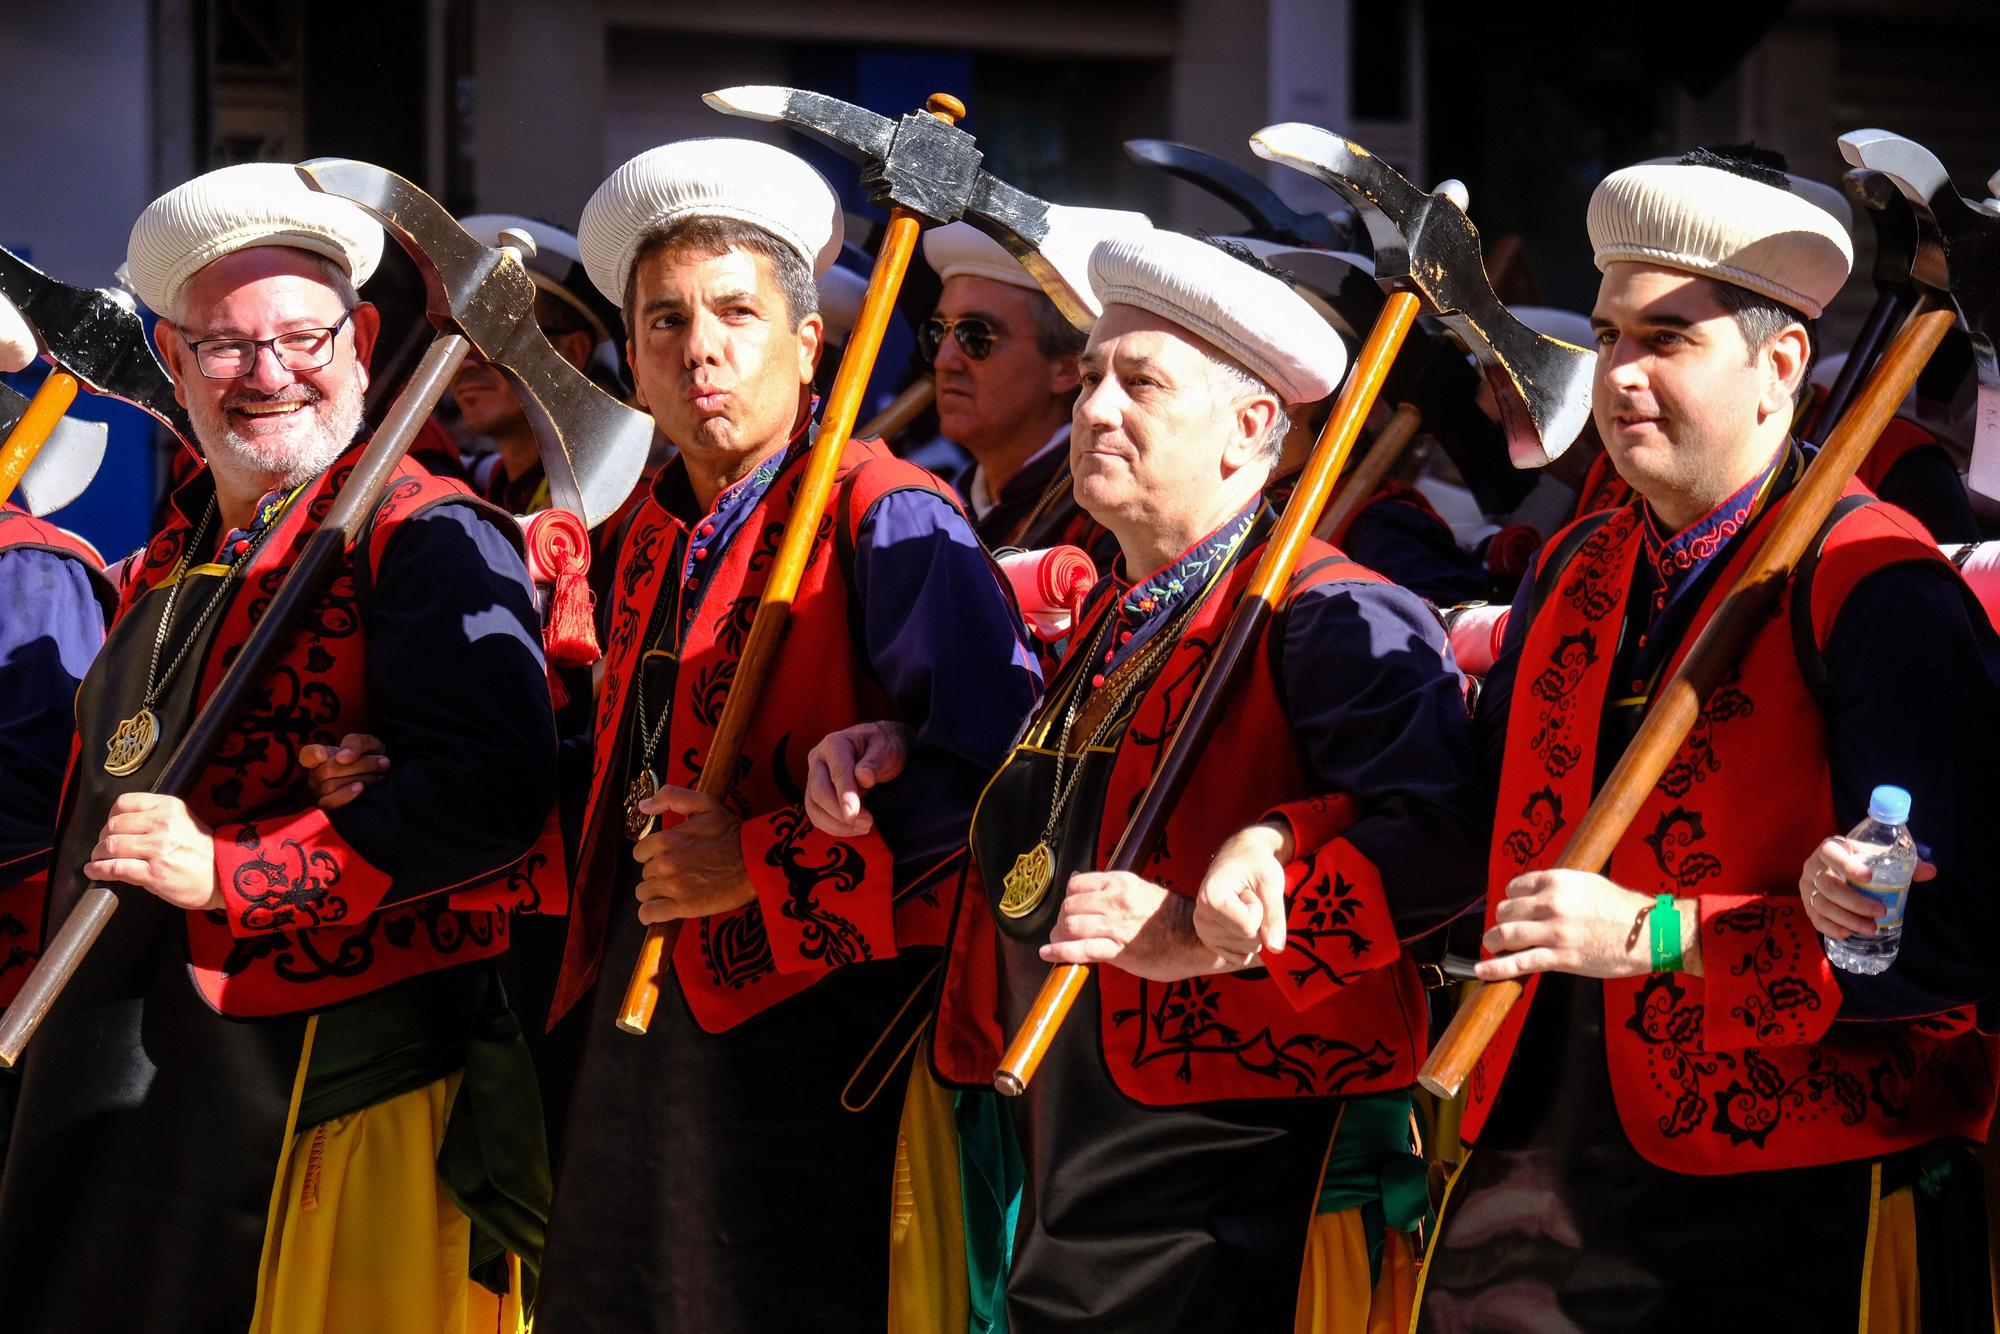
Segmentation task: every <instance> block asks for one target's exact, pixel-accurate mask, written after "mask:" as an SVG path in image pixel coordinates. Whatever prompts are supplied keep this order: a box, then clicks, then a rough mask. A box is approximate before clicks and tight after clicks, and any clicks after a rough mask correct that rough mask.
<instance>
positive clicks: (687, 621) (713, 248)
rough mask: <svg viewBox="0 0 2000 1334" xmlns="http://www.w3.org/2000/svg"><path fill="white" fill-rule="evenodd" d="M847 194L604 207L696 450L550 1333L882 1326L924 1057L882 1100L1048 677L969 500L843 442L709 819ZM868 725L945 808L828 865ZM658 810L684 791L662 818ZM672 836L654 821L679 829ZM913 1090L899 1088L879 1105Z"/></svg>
mask: <svg viewBox="0 0 2000 1334" xmlns="http://www.w3.org/2000/svg"><path fill="white" fill-rule="evenodd" d="M840 225H841V222H840V209H839V204H838V202H837V200H836V199H835V197H834V194H833V191H832V190H831V188H829V187H828V185H827V184H826V182H825V181H824V180H823V179H821V178H820V176H819V174H818V173H817V172H815V171H814V170H813V169H812V168H811V167H809V166H807V165H806V164H805V163H804V162H803V161H801V160H800V159H798V158H796V157H794V156H792V155H791V154H789V153H786V152H783V151H781V150H779V149H776V148H772V147H770V146H769V145H765V144H758V143H753V142H748V141H745V140H739V139H702V140H690V141H686V142H682V143H676V144H668V145H666V146H664V147H661V148H656V149H653V150H651V151H650V152H647V153H643V154H641V155H640V156H638V157H636V158H634V159H633V160H632V161H630V162H628V163H626V164H625V165H624V166H622V167H620V168H619V169H618V171H616V172H615V173H613V175H612V176H611V178H610V179H609V180H607V181H606V182H605V183H604V185H603V186H602V187H600V188H599V190H598V192H597V194H596V195H595V196H594V197H593V198H592V199H591V201H590V204H589V206H588V207H587V208H586V209H585V210H584V215H583V221H582V225H581V227H580V228H579V238H580V241H581V244H582V250H583V255H584V260H585V263H586V264H587V265H588V266H589V269H590V274H591V278H592V279H593V281H595V282H596V284H597V286H598V287H599V289H600V290H602V291H603V292H604V293H605V294H606V295H607V296H609V297H613V298H614V299H616V300H618V301H619V303H620V305H621V306H622V308H623V310H624V315H625V326H626V334H627V339H628V351H629V354H630V360H631V363H632V368H633V377H634V382H635V384H636V388H637V395H638V398H639V401H640V402H641V403H642V404H643V405H644V406H645V407H646V408H647V409H648V410H649V411H650V412H651V413H652V414H653V419H654V421H655V422H657V423H658V425H659V428H660V431H661V433H662V434H663V435H664V436H666V438H667V439H668V440H669V441H670V442H672V443H673V444H674V445H675V446H677V447H678V449H679V453H678V455H677V457H676V458H675V459H674V461H673V462H671V463H669V464H668V465H667V467H666V468H664V469H663V470H662V471H661V473H660V475H659V476H658V477H657V478H656V479H655V481H654V482H653V483H652V485H651V487H650V489H649V490H648V492H647V495H646V499H645V501H644V502H643V503H642V504H641V506H640V508H639V510H638V512H637V515H636V517H635V518H634V520H633V522H632V524H631V526H630V529H629V530H628V532H627V535H626V538H625V541H624V543H623V544H622V547H621V549H620V552H619V556H618V565H617V573H616V576H615V579H614V582H613V585H612V596H613V599H614V602H613V605H612V608H611V615H610V632H609V634H608V636H607V644H606V657H607V662H606V672H605V684H604V688H603V690H602V691H601V692H600V695H599V700H598V712H597V725H596V729H595V737H594V741H595V756H594V761H595V763H594V769H593V772H592V776H591V786H590V793H589V799H588V805H587V807H586V810H585V815H584V830H583V836H582V853H581V861H580V865H579V867H578V869H577V873H576V876H575V884H576V903H575V908H574V910H573V912H572V914H571V921H570V937H569V947H568V951H567V956H566V960H565V969H564V975H563V979H562V982H561V984H560V985H559V987H558V991H557V998H556V1012H557V1015H558V1016H560V1015H561V1014H562V1013H563V1012H565V1011H566V1010H568V1009H570V1008H571V1007H574V1006H576V1005H578V1004H579V1003H581V1004H582V1005H583V1006H584V1007H586V1009H587V1013H588V1014H589V1024H588V1027H587V1029H586V1032H585V1037H584V1050H583V1057H582V1067H581V1070H580V1071H579V1074H578V1077H577V1083H576V1089H575V1093H574V1096H573V1097H572V1099H571V1103H570V1111H569V1119H568V1124H567V1128H566V1132H565V1137H564V1144H563V1148H562V1153H561V1172H560V1179H559V1181H558V1184H557V1189H556V1194H557V1204H556V1210H555V1216H554V1219H553V1221H552V1226H551V1231H550V1239H551V1244H550V1251H549V1264H548V1269H547V1272H546V1277H545V1284H544V1287H543V1290H542V1298H541V1302H540V1306H539V1309H538V1312H537V1319H536V1323H537V1327H538V1328H540V1329H542V1330H544V1331H547V1332H548V1334H573V1332H574V1331H579V1330H603V1331H617V1334H643V1332H644V1331H649V1330H662V1331H664V1330H779V1329H800V1330H804V1329H814V1330H867V1329H873V1330H879V1329H882V1328H883V1327H884V1326H885V1324H886V1323H887V1303H888V1294H889V1264H888V1259H889V1226H888V1225H889V1220H890V1216H891V1207H892V1201H893V1192H894V1187H895V1184H896V1134H897V1121H898V1115H899V1113H900V1111H901V1108H902V1099H901V1096H900V1093H901V1089H902V1087H903V1085H904V1084H905V1083H906V1082H907V1073H908V1064H907V1060H906V1058H904V1057H903V1056H902V1054H901V1051H900V1049H899V1048H897V1047H896V1046H893V1045H891V1046H888V1047H887V1048H886V1049H885V1051H884V1052H883V1053H882V1054H881V1059H880V1060H879V1061H878V1062H877V1063H876V1064H875V1065H871V1066H870V1068H869V1074H868V1075H867V1076H866V1078H864V1079H860V1080H856V1079H855V1076H856V1072H857V1069H858V1068H860V1067H862V1066H864V1065H866V1064H868V1063H869V1060H870V1057H871V1052H872V1051H873V1048H874V1047H875V1045H876V1044H877V1042H878V1040H879V1039H881V1038H882V1036H883V1034H884V1032H885V1030H887V1029H890V1028H891V1027H892V1026H893V1025H894V1024H895V1022H896V1020H897V1016H898V1014H899V1012H901V1011H903V1010H904V1007H905V1006H906V1005H908V1006H913V1007H917V1008H913V1009H912V1011H911V1012H912V1013H913V1014H914V1013H920V1006H921V1001H920V1000H918V999H917V997H918V995H919V992H920V989H921V988H923V987H924V986H926V985H927V979H928V977H929V974H930V973H931V971H932V969H933V968H934V966H935V963H936V959H937V948H936V947H937V945H938V944H939V943H940V941H941V940H942V936H943V925H944V911H945V906H946V905H945V903H944V901H943V895H944V893H945V888H944V885H943V884H942V883H941V880H942V877H940V876H937V875H928V874H927V873H929V872H932V871H933V870H934V869H935V865H936V863H938V862H939V861H940V860H941V859H943V858H945V857H946V856H947V855H948V854H950V853H951V852H953V851H954V849H955V848H957V847H958V846H960V845H961V844H962V842H963V839H964V832H965V824H966V821H967V819H968V818H969V816H970V814H971V811H972V806H973V802H974V799H975V798H976V797H977V795H978V792H979V786H980V783H981V781H982V780H983V779H984V777H985V775H986V774H988V773H990V772H991V770H992V767H993V765H994V764H995V763H997V762H998V760H999V758H1000V756H1001V754H1002V753H1003V752H1004V751H1005V749H1006V745H1007V741H1008V738H1009V736H1010V735H1011V733H1012V731H1013V727H1014V724H1015V723H1016V721H1017V720H1018V719H1019V718H1020V717H1021V716H1022V715H1023V714H1024V713H1026V712H1027V709H1028V706H1029V703H1030V702H1031V700H1032V698H1033V691H1034V675H1033V669H1032V667H1031V666H1030V665H1029V662H1028V659H1027V656H1026V651H1025V650H1024V649H1023V647H1022V646H1021V644H1020V643H1019V641H1018V640H1017V638H1016V635H1015V631H1014V628H1013V620H1012V614H1011V612H1010V611H1009V609H1008V606H1007V603H1006V601H1005V599H1004V596H1003V594H1002V592H1001V590H1000V587H999V585H998V583H997V582H996V580H995V578H994V576H993V574H992V573H991V572H990V570H989V569H988V566H987V561H986V557H985V555H984V553H983V552H982V551H981V550H980V547H979V542H978V539H977V538H976V537H975V536H974V535H973V533H972V531H971V529H970V527H968V526H967V524H966V521H965V519H964V517H963V516H962V515H961V514H960V512H959V511H958V508H957V506H956V505H955V504H954V503H953V502H952V501H951V500H950V499H949V498H948V497H947V495H946V494H945V492H944V490H943V484H942V483H941V482H939V481H938V480H937V479H936V478H934V477H932V476H931V475H930V474H928V473H925V472H923V471H922V470H920V469H918V468H915V467H913V466H911V465H908V464H905V463H903V462H901V461H900V460H898V459H896V458H895V457H894V456H893V455H891V454H890V453H889V452H888V451H887V450H886V448H884V447H882V446H881V444H880V442H876V441H868V442H852V441H850V442H847V443H846V444H845V445H844V446H843V456H842V461H841V467H840V472H839V477H838V480H837V482H836V484H835V487H834V494H833V499H832V504H831V506H830V509H829V511H828V513H827V516H826V519H825V521H824V522H823V523H822V525H821V527H820V530H819V538H818V540H817V541H816V543H815V544H814V546H813V548H812V554H811V556H810V558H809V560H808V563H807V567H806V570H805V572H804V576H803V579H802V581H801V584H800V587H799V590H798V593H797V595H796V597H795V598H794V600H793V602H792V606H791V617H790V624H789V628H788V630H787V632H786V638H785V641H784V644H783V647H782V648H781V649H780V650H779V652H778V656H777V662H776V666H775V668H774V670H773V672H772V674H771V675H770V677H769V678H768V679H767V681H766V682H765V684H764V687H763V689H762V691H761V692H760V695H759V697H758V702H757V706H756V711H755V713H754V715H753V718H752V721H751V723H750V727H749V733H748V737H747V739H746V741H745V742H744V745H743V750H742V758H741V759H740V761H739V771H738V773H737V775H736V778H735V782H734V785H733V786H732V788H731V789H730V793H729V796H728V798H727V800H726V801H725V802H716V801H714V800H711V799H710V798H707V797H704V796H700V795H697V794H696V793H695V792H694V791H693V790H692V788H693V786H694V783H695V781H696V779H697V776H698V775H699V773H700V770H701V767H702V765H703V763H704V760H705V757H706V753H707V750H708V747H709V745H710V743H711V740H712V737H713V733H714V729H715V726H716V721H717V718H718V716H719V713H720V710H721V708H722V704H723V701H724V699H725V697H726V696H727V694H728V691H729V689H730V684H731V681H732V679H733V677H734V675H735V671H736V665H737V660H738V656H739V655H740V654H741V653H742V651H743V644H744V636H745V633H746V631H747V629H748V626H749V624H750V620H751V617H752V614H753V612H754V609H755V606H756V603H757V599H758V596H759V594H760V592H761V591H762V589H763V588H764V585H765V583H766V581H767V580H768V578H769V577H770V573H771V566H772V561H773V557H774V553H775V551H776V547H777V544H778V541H779V535H780V534H781V533H782V531H783V528H784V524H785V521H786V519H787V517H788V516H789V515H790V514H791V512H792V506H793V504H794V501H795V498H796V493H797V491H798V487H799V483H800V479H801V476H802V474H803V473H804V471H805V468H806V464H807V459H808V456H809V451H810V449H811V446H812V440H813V435H814V431H815V421H814V407H815V403H814V399H813V396H812V392H811V384H812V379H813V371H814V368H815V366H816V365H817V363H818V360H819V356H820V349H821V332H822V326H821V320H820V317H819V315H818V313H817V293H816V290H815V288H814V285H813V277H814V273H815V271H816V270H820V269H823V268H824V267H825V266H826V265H827V264H829V263H830V262H832V259H833V256H834V254H835V252H836V251H837V250H838V248H839V245H840ZM861 718H894V719H897V720H899V721H901V722H903V723H905V724H907V725H908V726H909V727H910V728H911V729H912V732H913V734H914V736H915V738H916V741H915V749H914V753H913V756H912V759H911V765H912V767H913V768H914V769H915V770H916V772H917V774H918V781H917V782H916V783H914V784H912V785H910V786H909V787H908V788H907V789H904V790H903V791H901V792H900V793H899V794H898V796H897V798H895V799H891V800H889V801H888V802H886V803H885V805H884V806H883V808H882V809H881V810H880V812H879V814H880V815H881V819H880V821H879V823H878V824H877V825H876V826H875V827H874V828H873V829H871V830H869V831H867V832H865V833H858V834H856V835H855V836H853V837H849V838H844V839H843V838H831V837H828V836H825V835H821V834H819V833H817V832H815V831H814V830H813V829H812V827H811V825H810V824H809V823H808V821H807V819H806V816H805V813H804V808H803V805H802V803H801V801H800V794H801V793H802V792H803V791H804V788H805V783H806V769H805V761H806V755H807V752H808V750H809V749H810V748H811V746H812V745H813V743H814V742H815V741H817V740H818V739H819V738H820V737H822V736H824V735H826V734H827V733H828V732H831V731H835V730H837V729H840V728H843V727H846V726H847V725H848V724H850V723H852V722H855V721H857V720H859V719H861ZM656 789H657V791H656ZM656 821H657V824H656V823H655V822H656ZM654 922H673V923H677V924H678V936H677V943H676V944H675V946H674V947H672V949H671V950H670V952H669V962H668V964H667V967H666V976H665V977H664V978H663V979H662V987H661V991H662V994H661V998H660V1003H659V1010H658V1012H657V1014H656V1015H655V1016H654V1020H653V1024H652V1028H651V1031H650V1032H649V1033H647V1034H646V1035H645V1036H643V1037H635V1036H632V1035H629V1034H626V1033H624V1032H621V1031H619V1030H618V1029H617V1028H616V1027H615V1026H614V1024H613V1018H614V1015H615V1014H616V1013H617V1010H618V1008H619V1003H620V1000H621V998H622V996H623V993H624V989H625V983H626V980H627V979H628V978H629V977H630V975H631V972H632V968H633V963H634V960H635V958H636V957H637V954H638V950H639V945H640V941H641V939H642V938H643V936H644V933H645V928H646V926H647V925H648V924H649V923H654ZM882 1090H886V1092H884V1091H882Z"/></svg>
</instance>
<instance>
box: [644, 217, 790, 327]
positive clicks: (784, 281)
mask: <svg viewBox="0 0 2000 1334" xmlns="http://www.w3.org/2000/svg"><path fill="white" fill-rule="evenodd" d="M732 246H734V247H738V248H740V249H743V250H747V251H749V252H750V253H751V254H753V255H762V256H763V257H764V258H765V259H767V260H769V261H770V263H771V278H772V280H773V281H774V282H775V283H776V284H777V286H778V293H779V295H781V296H782V297H784V299H785V319H786V322H787V325H788V327H789V328H790V329H791V330H792V332H793V333H797V332H798V329H799V326H800V325H802V324H804V323H805V321H806V316H808V315H817V314H819V284H817V283H815V282H814V281H813V275H812V269H811V267H810V266H808V265H807V264H806V261H805V257H804V256H803V255H801V254H799V252H798V251H796V250H794V249H793V248H792V247H791V246H788V245H786V244H785V243H784V242H783V241H780V240H779V239H778V238H777V237H775V236H773V235H772V234H771V233H770V232H767V231H765V230H764V229H763V228H762V227H759V226H757V225H756V224H754V223H749V222H739V221H737V220H736V219H734V218H718V217H713V216H710V215H701V216H697V217H689V218H682V219H680V220H679V221H678V222H670V223H668V224H667V225H666V226H664V227H655V228H654V229H653V230H651V231H649V232H647V233H646V234H645V235H644V236H642V237H640V238H639V244H638V245H637V246H635V247H633V250H632V267H631V268H629V269H627V270H626V271H625V299H624V301H623V302H622V303H620V304H621V307H622V312H623V314H624V316H625V336H626V337H627V338H631V337H634V333H633V329H632V304H633V302H634V301H636V300H637V299H638V289H639V265H640V264H641V263H642V262H643V261H644V260H645V259H647V258H648V257H649V256H651V255H653V254H655V253H657V252H659V251H662V250H674V251H681V250H692V251H696V252H699V253H701V254H705V255H720V254H724V253H726V252H727V251H728V250H729V249H730V247H732Z"/></svg>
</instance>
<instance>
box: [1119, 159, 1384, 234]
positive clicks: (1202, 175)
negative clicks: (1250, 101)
mask: <svg viewBox="0 0 2000 1334" xmlns="http://www.w3.org/2000/svg"><path fill="white" fill-rule="evenodd" d="M1125 156H1126V157H1129V158H1131V159H1132V160H1133V161H1134V162H1138V163H1142V164H1144V165H1145V166H1148V167H1157V168H1158V169H1159V170H1161V171H1164V172H1165V173H1167V175H1169V176H1175V177H1178V178H1180V179H1181V180H1183V181H1186V182H1188V183H1189V184H1190V185H1196V186H1199V187H1201V188H1202V189H1204V190H1206V191H1208V192H1209V193H1210V194H1212V195H1214V196H1215V197H1216V198H1218V199H1220V200H1221V201H1222V202H1223V203H1225V204H1228V205H1229V206H1230V207H1231V208H1233V209H1235V210H1236V211H1237V212H1238V213H1241V214H1242V215H1243V216H1244V218H1245V219H1247V220H1248V221H1249V223H1250V234H1251V235H1252V236H1254V237H1256V238H1257V239H1258V240H1260V241H1276V242H1279V243H1280V244H1282V245H1296V246H1310V247H1313V248H1314V249H1319V250H1349V249H1352V248H1353V238H1352V237H1351V236H1349V235H1348V228H1349V227H1350V226H1351V225H1352V223H1353V218H1352V216H1351V215H1350V216H1349V217H1347V218H1344V219H1339V220H1336V219H1334V218H1331V217H1328V216H1327V215H1326V214H1324V213H1301V212H1300V211H1299V210H1297V209H1295V208H1293V207H1292V206H1291V205H1290V204H1287V203H1286V202H1285V201H1284V200H1283V199H1282V198H1280V197H1279V195H1278V192H1277V191H1276V190H1273V189H1272V188H1271V187H1270V186H1268V185H1266V184H1265V183H1264V182H1262V181H1260V180H1258V179H1257V178H1256V177H1255V176H1252V175H1251V174H1250V173H1249V172H1247V171H1245V170H1243V168H1241V167H1239V166H1237V165H1236V164H1235V163H1233V162H1225V161H1224V160H1223V159H1221V158H1219V157H1217V156H1215V154H1213V153H1204V152H1203V151H1202V150H1201V149H1199V148H1192V147H1190V146H1188V145H1187V144H1177V143H1175V142H1173V141H1172V140H1171V139H1127V140H1126V141H1125Z"/></svg>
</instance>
